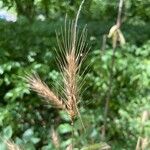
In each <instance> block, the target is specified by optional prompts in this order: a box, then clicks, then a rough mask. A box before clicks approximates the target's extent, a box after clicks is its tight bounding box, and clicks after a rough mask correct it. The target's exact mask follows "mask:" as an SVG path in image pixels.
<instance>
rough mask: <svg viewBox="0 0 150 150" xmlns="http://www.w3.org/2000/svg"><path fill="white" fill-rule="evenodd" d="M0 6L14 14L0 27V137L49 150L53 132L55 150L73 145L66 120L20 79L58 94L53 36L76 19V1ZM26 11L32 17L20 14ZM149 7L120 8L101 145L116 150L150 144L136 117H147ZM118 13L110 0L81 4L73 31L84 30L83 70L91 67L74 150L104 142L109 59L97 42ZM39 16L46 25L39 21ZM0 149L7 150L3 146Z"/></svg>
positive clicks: (148, 130)
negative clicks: (143, 140) (119, 41)
mask: <svg viewBox="0 0 150 150" xmlns="http://www.w3.org/2000/svg"><path fill="white" fill-rule="evenodd" d="M16 2H18V3H19V4H18V5H20V4H21V5H22V8H20V9H25V10H18V9H17V5H16ZM30 2H31V3H30ZM33 2H34V4H33ZM3 4H4V5H3V6H5V7H7V8H10V7H15V8H16V11H17V13H18V20H17V21H16V22H6V21H4V20H0V33H1V36H0V89H1V90H0V135H1V137H2V138H6V139H10V138H11V139H13V140H14V141H15V143H17V144H19V145H22V146H23V147H24V148H25V149H27V150H34V149H42V150H49V149H55V148H54V145H53V144H52V141H51V127H52V126H53V127H54V128H55V129H56V131H57V132H58V134H59V136H60V141H61V149H65V148H66V146H67V145H69V144H70V143H71V138H70V137H71V136H70V135H71V132H72V126H70V122H69V120H68V118H67V114H65V112H62V111H60V112H58V111H56V110H55V109H54V108H52V107H51V106H50V105H48V104H47V103H45V102H44V101H42V100H41V99H40V98H39V97H38V96H37V95H36V94H35V93H34V92H29V89H28V87H27V85H26V84H25V81H24V80H23V79H22V77H24V76H25V74H26V73H34V72H37V73H38V74H39V75H40V77H41V78H42V79H43V80H44V81H45V82H46V83H47V84H48V85H49V86H50V87H51V88H52V89H54V90H56V91H57V92H58V91H60V92H61V88H60V86H59V81H60V82H61V75H60V72H59V69H58V65H57V62H56V52H55V50H54V48H55V47H57V42H56V37H55V30H58V31H59V28H60V26H61V25H62V24H63V23H64V18H65V14H66V13H67V14H68V15H69V18H73V17H74V16H75V12H76V10H77V8H78V6H79V4H80V1H79V0H78V1H64V2H60V1H57V0H52V1H45V0H41V1H30V0H28V1H24V0H21V1H17V0H7V1H5V0H4V1H3ZM29 4H30V5H31V6H32V7H31V8H32V9H31V10H30V11H26V10H28V7H29ZM148 5H150V3H148V1H146V0H138V1H134V0H132V1H131V0H127V1H125V6H124V10H123V24H122V27H121V28H122V32H123V33H124V36H125V38H126V41H127V43H126V45H124V46H123V47H118V48H117V50H116V55H115V66H114V80H113V83H112V89H113V93H112V96H111V101H110V105H109V116H108V119H107V126H108V129H107V139H106V142H107V143H108V144H109V145H110V146H111V147H112V149H114V150H120V149H121V150H123V149H124V150H131V149H134V148H135V146H136V142H137V139H138V137H139V136H148V137H150V121H147V122H146V123H145V124H144V131H142V127H141V114H142V112H143V111H144V110H149V109H150V39H149V37H150V23H149V22H148V21H149V19H150V18H149V17H150V14H149V13H150V11H149V9H150V7H148ZM23 6H24V7H23ZM117 6H118V3H117V2H116V1H115V0H113V1H112V2H111V3H110V1H109V0H106V1H102V0H90V1H87V2H86V3H85V5H84V7H83V11H82V14H81V19H80V20H79V28H81V27H82V26H83V25H84V24H87V28H88V42H89V45H91V50H90V52H89V54H88V56H87V59H86V61H85V62H84V64H83V68H85V67H86V66H89V67H88V71H87V72H86V78H85V84H84V86H83V91H84V92H83V94H82V96H81V103H80V108H81V109H80V111H81V116H82V119H83V122H84V124H85V127H86V132H84V131H83V130H82V125H81V122H80V120H79V119H76V121H75V125H74V126H75V129H74V132H75V135H74V139H75V147H77V148H78V149H80V148H82V147H83V146H86V145H90V144H91V145H92V144H94V143H99V142H101V140H102V139H101V129H102V125H103V120H104V118H103V115H104V106H105V97H106V95H107V94H108V93H107V89H108V83H109V73H110V63H111V56H112V46H111V41H110V40H107V44H106V49H105V50H104V51H102V50H101V45H102V36H103V35H104V34H107V33H108V32H109V29H110V27H111V26H112V25H114V22H115V21H116V20H115V19H114V18H116V16H117ZM29 8H30V7H29ZM33 10H34V11H33ZM21 11H22V12H21ZM31 13H33V14H32V15H31ZM39 14H43V15H44V16H46V18H47V19H46V20H45V21H41V20H38V19H37V16H38V15H39ZM31 20H32V21H31ZM89 64H90V65H89ZM54 87H55V88H54ZM0 147H1V148H3V149H5V145H4V144H3V143H2V142H1V141H0ZM83 149H84V148H83Z"/></svg>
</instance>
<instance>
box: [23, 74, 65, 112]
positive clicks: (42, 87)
mask: <svg viewBox="0 0 150 150" xmlns="http://www.w3.org/2000/svg"><path fill="white" fill-rule="evenodd" d="M26 80H27V83H28V84H29V85H30V88H31V89H32V90H33V91H35V92H37V93H38V95H40V96H41V97H43V98H44V99H45V100H46V101H48V102H50V103H51V104H52V105H53V106H54V107H57V108H61V109H65V105H64V103H63V101H62V100H60V99H59V98H58V96H56V95H55V94H54V93H53V91H51V90H50V89H49V87H48V86H47V85H46V84H45V83H44V82H42V81H41V79H40V78H39V77H38V76H37V75H34V76H26Z"/></svg>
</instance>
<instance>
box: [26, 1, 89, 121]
mask: <svg viewBox="0 0 150 150" xmlns="http://www.w3.org/2000/svg"><path fill="white" fill-rule="evenodd" d="M84 1H85V0H83V1H82V2H81V4H80V7H79V10H78V12H77V15H76V18H75V20H74V21H71V22H69V23H68V26H67V21H65V29H64V32H63V31H62V32H61V34H62V35H61V37H59V35H58V34H56V36H57V43H58V48H59V50H60V54H59V56H60V57H58V63H59V68H60V70H61V73H62V77H63V82H64V85H63V87H64V89H63V90H64V95H65V96H64V97H61V98H59V96H58V95H57V94H56V93H54V92H53V91H52V90H51V89H50V88H49V87H48V86H47V85H46V83H44V81H42V80H41V79H40V77H39V76H38V75H35V74H34V75H27V76H26V81H27V83H28V84H29V86H30V89H31V90H33V91H35V92H36V93H37V94H38V95H40V96H41V97H43V98H44V99H45V100H46V101H48V102H49V103H50V104H51V105H52V106H54V107H55V108H60V109H62V110H65V111H66V112H67V113H68V114H69V116H70V120H71V122H72V123H73V120H74V117H75V116H77V115H78V116H79V117H80V113H79V110H78V103H79V97H78V96H79V91H80V85H79V84H78V76H79V71H80V67H81V63H82V61H83V59H84V58H85V57H84V56H85V55H84V54H83V50H84V49H87V51H88V48H87V44H86V43H85V41H86V32H87V31H86V28H83V30H82V32H81V35H80V36H79V35H78V29H77V22H78V18H79V14H80V11H81V8H82V5H83V3H84ZM67 27H68V28H67Z"/></svg>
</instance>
